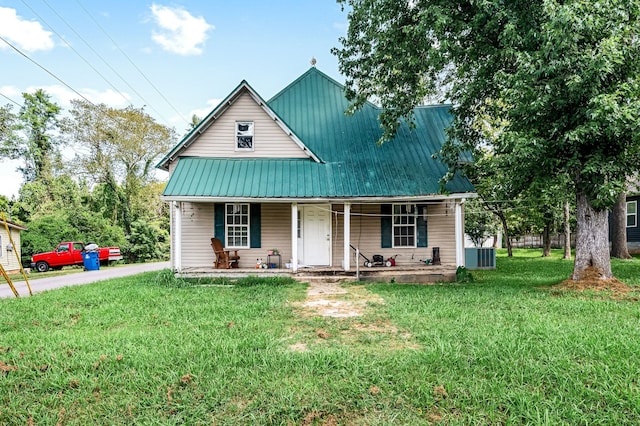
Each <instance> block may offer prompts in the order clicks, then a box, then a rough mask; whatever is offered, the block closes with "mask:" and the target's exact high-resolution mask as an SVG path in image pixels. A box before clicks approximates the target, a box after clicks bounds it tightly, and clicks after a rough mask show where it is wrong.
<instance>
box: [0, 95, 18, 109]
mask: <svg viewBox="0 0 640 426" xmlns="http://www.w3.org/2000/svg"><path fill="white" fill-rule="evenodd" d="M0 96H2V97H3V98H5V99H6V100H8V101H9V102H11V103H14V104H16V105H18V106H19V107H20V108H22V105H21V104H19V103H18V102H16V101H14V100H13V99H11V98H10V97H8V96H7V95H5V94H3V93H0Z"/></svg>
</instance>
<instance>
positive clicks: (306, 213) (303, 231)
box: [298, 204, 331, 266]
mask: <svg viewBox="0 0 640 426" xmlns="http://www.w3.org/2000/svg"><path fill="white" fill-rule="evenodd" d="M299 217H300V219H301V220H300V232H299V234H298V238H299V239H298V248H299V250H300V253H298V256H299V258H300V264H301V265H309V266H329V265H331V205H329V204H326V205H325V204H322V205H316V204H314V205H305V206H300V212H299Z"/></svg>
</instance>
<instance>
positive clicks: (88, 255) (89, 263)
mask: <svg viewBox="0 0 640 426" xmlns="http://www.w3.org/2000/svg"><path fill="white" fill-rule="evenodd" d="M82 261H83V263H84V269H85V270H87V271H97V270H99V269H100V256H98V252H97V251H85V252H84V254H83V255H82Z"/></svg>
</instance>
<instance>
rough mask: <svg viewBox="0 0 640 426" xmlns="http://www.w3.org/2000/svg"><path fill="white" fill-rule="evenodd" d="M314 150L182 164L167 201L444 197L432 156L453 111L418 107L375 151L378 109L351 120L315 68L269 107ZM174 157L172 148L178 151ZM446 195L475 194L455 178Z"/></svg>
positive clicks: (340, 97)
mask: <svg viewBox="0 0 640 426" xmlns="http://www.w3.org/2000/svg"><path fill="white" fill-rule="evenodd" d="M267 104H268V106H269V108H270V109H271V110H272V111H273V112H274V113H275V114H276V115H277V117H279V118H280V119H281V120H282V121H283V122H284V123H285V124H286V126H287V127H288V128H289V129H291V130H292V131H293V133H294V134H295V135H296V136H297V137H298V138H299V139H300V140H301V141H302V142H303V143H304V145H305V146H306V147H307V148H308V149H309V150H310V151H311V152H313V153H314V154H315V155H316V156H317V157H318V158H319V159H320V160H321V162H320V163H318V162H315V161H313V160H311V159H308V160H307V159H302V160H301V159H228V158H227V159H220V158H216V159H214V158H193V157H191V158H181V159H180V161H178V165H177V166H176V169H175V171H174V173H173V174H172V176H171V178H170V180H169V183H168V184H167V187H166V189H165V191H164V195H165V196H211V197H239V198H242V197H245V198H254V197H255V198H278V197H281V198H334V197H341V198H344V197H411V196H427V195H434V194H437V193H438V192H439V189H440V185H439V179H440V178H441V177H442V176H443V175H444V174H445V173H446V171H447V170H446V167H445V166H444V165H443V164H441V163H440V162H439V161H437V160H435V159H433V158H432V154H433V153H435V152H438V151H439V150H440V147H441V146H442V144H443V143H444V141H445V139H446V134H445V129H446V127H447V126H448V125H449V124H450V123H451V120H452V116H451V114H450V113H449V109H450V106H447V105H435V106H428V107H419V108H416V109H415V111H414V112H415V123H416V128H415V129H413V130H412V129H410V128H409V126H408V125H407V124H406V123H403V124H402V126H401V127H400V129H399V130H398V133H397V136H396V138H395V139H394V140H392V141H389V142H387V143H385V144H383V145H377V144H376V141H377V140H378V139H379V137H380V135H381V133H382V130H381V128H380V124H379V122H378V114H379V113H380V109H379V108H377V107H376V106H375V105H373V104H366V105H364V107H363V108H362V109H361V110H360V111H358V112H356V113H355V114H353V115H346V114H345V113H344V111H345V110H346V109H347V107H348V105H349V102H348V100H347V99H346V98H345V96H344V87H343V86H342V85H340V84H339V83H337V82H336V81H335V80H333V79H331V78H330V77H328V76H327V75H325V74H323V73H322V72H320V71H318V70H317V69H316V68H311V69H309V70H308V71H307V72H306V73H304V74H303V75H302V76H300V77H299V78H298V79H297V80H295V81H294V82H293V83H291V84H290V85H289V86H287V87H286V88H285V89H283V90H282V91H281V92H280V93H278V94H277V95H275V96H274V97H273V98H272V99H271V100H269V101H268V102H267ZM174 151H175V150H174ZM446 189H447V190H448V191H449V192H453V193H464V192H472V191H473V186H472V185H471V184H470V183H469V181H468V180H467V179H464V178H462V177H456V178H455V179H454V180H453V181H451V182H449V184H448V185H447V188H446Z"/></svg>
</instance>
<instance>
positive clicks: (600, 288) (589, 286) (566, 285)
mask: <svg viewBox="0 0 640 426" xmlns="http://www.w3.org/2000/svg"><path fill="white" fill-rule="evenodd" d="M551 289H553V290H561V291H564V290H572V291H579V292H585V291H596V292H603V293H604V292H606V293H611V294H612V296H613V297H615V298H620V297H625V296H627V294H628V293H630V292H632V291H635V290H636V289H634V288H633V287H629V286H628V285H627V284H625V283H623V282H622V281H620V280H618V279H616V278H609V279H603V278H601V274H600V271H599V270H598V269H597V268H594V267H589V268H587V269H586V270H585V271H584V273H583V274H582V276H581V277H580V279H578V280H573V279H568V280H564V281H562V282H561V283H559V284H556V285H554V286H551ZM633 300H638V299H637V298H633Z"/></svg>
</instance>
